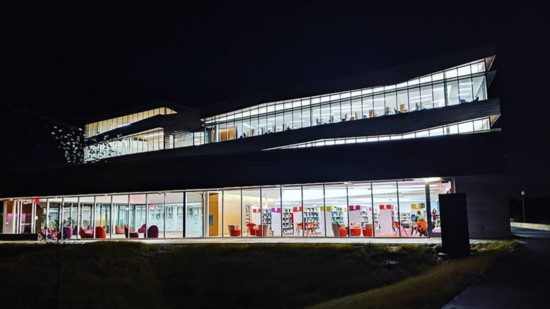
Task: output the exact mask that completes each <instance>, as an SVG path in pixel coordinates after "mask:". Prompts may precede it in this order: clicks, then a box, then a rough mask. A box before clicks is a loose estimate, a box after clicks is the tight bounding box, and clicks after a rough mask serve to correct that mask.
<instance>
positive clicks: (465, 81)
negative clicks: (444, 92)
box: [458, 78, 473, 104]
mask: <svg viewBox="0 0 550 309" xmlns="http://www.w3.org/2000/svg"><path fill="white" fill-rule="evenodd" d="M458 96H459V102H460V103H461V104H463V103H469V102H472V101H473V91H472V79H471V78H462V79H460V80H459V82H458Z"/></svg>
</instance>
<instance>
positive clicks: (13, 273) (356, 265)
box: [0, 242, 472, 308]
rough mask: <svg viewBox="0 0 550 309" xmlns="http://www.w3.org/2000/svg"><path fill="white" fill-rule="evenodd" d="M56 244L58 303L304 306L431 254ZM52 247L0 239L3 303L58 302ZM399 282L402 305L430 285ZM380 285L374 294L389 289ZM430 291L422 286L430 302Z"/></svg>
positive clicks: (407, 269)
mask: <svg viewBox="0 0 550 309" xmlns="http://www.w3.org/2000/svg"><path fill="white" fill-rule="evenodd" d="M60 252H61V264H62V267H61V270H60V272H61V280H62V281H61V307H62V308H99V307H105V306H108V307H109V308H170V307H172V308H183V307H186V308H189V307H220V306H226V307H227V306H229V307H271V308H273V307H303V306H307V305H312V304H315V303H320V302H324V301H328V300H330V299H335V298H339V297H343V296H345V295H350V294H355V293H360V292H361V291H367V290H372V289H375V288H378V287H382V286H386V285H390V284H392V283H395V282H398V281H400V280H403V279H405V278H407V277H412V276H416V275H418V274H421V273H426V271H428V270H429V269H431V268H432V267H433V265H434V264H435V260H436V258H435V255H434V250H433V247H430V246H427V245H419V246H416V245H403V246H391V245H375V244H366V245H358V244H246V245H243V244H204V245H145V244H141V243H137V242H97V243H88V244H85V245H68V246H67V245H66V246H64V247H62V249H61V251H60ZM55 256H56V246H55V245H44V244H36V245H13V244H1V245H0V273H1V274H2V280H1V281H0V297H2V300H3V304H10V305H11V304H19V305H22V306H23V307H38V306H42V307H46V308H51V307H55V305H56V271H55V269H56V267H55V265H56V259H55ZM465 261H466V260H465ZM458 263H460V262H457V264H458ZM447 264H449V265H447ZM455 268H456V266H452V265H450V263H445V264H443V265H440V266H436V269H443V270H444V271H452V270H454V269H455ZM466 268H468V267H466ZM446 269H447V270H446ZM468 269H469V268H468ZM459 272H462V270H459ZM430 273H431V272H428V273H426V274H425V275H429V274H430ZM465 273H466V272H465ZM445 276H446V277H451V276H454V275H452V274H447V275H445ZM471 278H472V277H468V276H464V280H465V281H464V282H467V283H469V282H470V280H471ZM409 280H418V279H416V278H414V279H409ZM427 281H430V282H431V281H434V279H428V280H427ZM434 282H435V281H434ZM441 284H442V283H434V287H437V288H438V289H439V290H441ZM401 285H402V289H404V290H403V291H404V292H396V291H391V292H390V294H389V295H391V297H390V298H391V299H395V300H396V301H397V300H398V299H399V298H400V297H404V298H402V300H401V303H408V304H410V303H415V302H418V300H414V298H413V299H409V298H408V297H409V296H408V295H416V294H418V291H419V290H424V289H427V290H429V289H431V288H432V287H431V286H430V283H428V285H426V283H425V282H424V283H419V282H417V281H410V282H408V281H404V282H403V283H398V284H396V285H394V286H401ZM418 286H421V287H422V289H418ZM407 288H414V291H413V292H411V291H410V290H409V291H407ZM374 291H378V290H373V292H374ZM398 291H401V290H398ZM373 292H371V293H373ZM376 293H382V294H376ZM376 293H375V294H374V296H370V297H375V298H374V300H371V301H370V302H371V303H377V302H378V301H380V299H387V298H388V296H387V295H388V294H386V296H384V294H383V291H382V292H376ZM431 293H433V292H430V294H426V295H424V294H423V293H420V294H419V295H421V296H422V297H425V298H426V299H429V302H430V303H434V295H431ZM438 293H439V292H438ZM401 294H403V296H400V297H396V295H401ZM436 294H437V293H436ZM359 295H362V294H359ZM376 295H378V296H376ZM361 303H363V304H364V300H361ZM396 306H397V307H399V306H398V305H396ZM384 307H385V306H384ZM394 307H395V306H394Z"/></svg>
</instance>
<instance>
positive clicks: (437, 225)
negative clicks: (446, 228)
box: [426, 180, 453, 234]
mask: <svg viewBox="0 0 550 309" xmlns="http://www.w3.org/2000/svg"><path fill="white" fill-rule="evenodd" d="M429 187H430V208H431V212H430V213H429V214H426V217H427V218H429V220H431V228H432V230H431V231H430V233H434V234H438V233H441V216H440V213H441V212H440V208H439V194H449V193H453V188H452V184H451V181H449V180H446V181H438V182H432V183H430V184H429Z"/></svg>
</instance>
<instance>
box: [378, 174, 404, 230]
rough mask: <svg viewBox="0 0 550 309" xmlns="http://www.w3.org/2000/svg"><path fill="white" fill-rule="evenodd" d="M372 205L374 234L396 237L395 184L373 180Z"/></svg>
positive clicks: (396, 209)
mask: <svg viewBox="0 0 550 309" xmlns="http://www.w3.org/2000/svg"><path fill="white" fill-rule="evenodd" d="M372 190H373V207H374V235H375V236H376V237H398V236H399V229H398V215H399V214H398V212H399V207H398V203H397V184H396V183H395V182H394V181H391V182H375V183H373V184H372Z"/></svg>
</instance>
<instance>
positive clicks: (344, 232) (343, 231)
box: [340, 228, 348, 237]
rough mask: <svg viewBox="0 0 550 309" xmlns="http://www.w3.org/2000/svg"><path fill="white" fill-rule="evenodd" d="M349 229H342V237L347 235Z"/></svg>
mask: <svg viewBox="0 0 550 309" xmlns="http://www.w3.org/2000/svg"><path fill="white" fill-rule="evenodd" d="M347 236H348V230H347V229H346V228H343V229H340V237H347Z"/></svg>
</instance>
